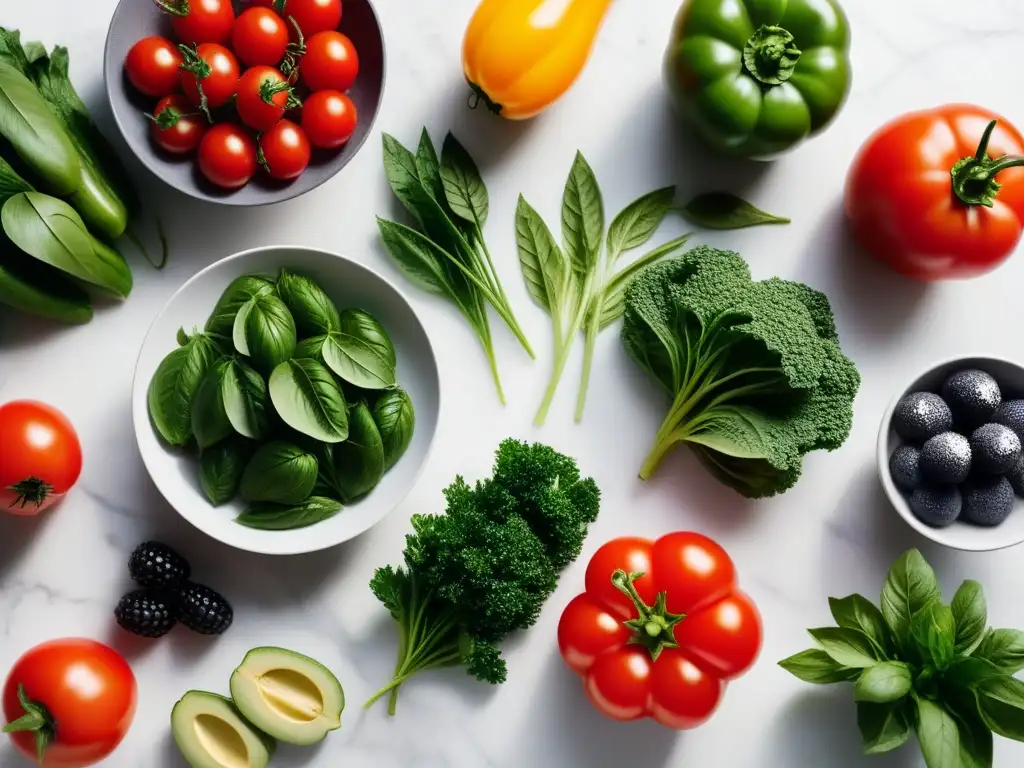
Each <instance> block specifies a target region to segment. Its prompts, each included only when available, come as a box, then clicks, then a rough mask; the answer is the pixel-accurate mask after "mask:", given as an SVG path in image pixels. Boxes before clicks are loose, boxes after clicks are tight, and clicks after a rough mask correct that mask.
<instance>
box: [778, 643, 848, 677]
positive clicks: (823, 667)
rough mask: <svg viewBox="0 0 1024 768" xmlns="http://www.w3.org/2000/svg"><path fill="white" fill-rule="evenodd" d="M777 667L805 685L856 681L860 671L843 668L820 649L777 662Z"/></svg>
mask: <svg viewBox="0 0 1024 768" xmlns="http://www.w3.org/2000/svg"><path fill="white" fill-rule="evenodd" d="M779 666H780V667H782V668H783V669H784V670H786V671H787V672H789V673H790V674H791V675H793V676H794V677H798V678H800V679H801V680H803V681H804V682H805V683H816V684H819V685H821V684H826V683H844V682H847V681H851V680H856V679H857V678H858V677H859V676H860V673H861V670H860V669H855V668H853V667H844V666H843V665H842V664H840V663H839V662H837V661H836V660H835V659H833V658H832V657H831V656H829V655H828V654H827V653H825V651H823V650H821V649H820V648H810V649H808V650H806V651H801V652H800V653H798V654H796V655H795V656H790V657H789V658H788V659H784V660H783V661H780V662H779Z"/></svg>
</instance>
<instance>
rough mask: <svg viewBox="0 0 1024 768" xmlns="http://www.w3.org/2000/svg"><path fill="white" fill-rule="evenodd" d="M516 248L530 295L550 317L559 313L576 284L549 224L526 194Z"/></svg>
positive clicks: (518, 215)
mask: <svg viewBox="0 0 1024 768" xmlns="http://www.w3.org/2000/svg"><path fill="white" fill-rule="evenodd" d="M516 245H517V246H518V248H519V264H520V266H521V267H522V269H523V277H524V278H525V280H526V288H527V290H528V291H529V292H530V295H531V296H533V298H534V299H535V300H536V302H537V303H538V304H540V305H541V306H542V307H543V308H544V309H546V310H547V311H548V314H550V315H552V316H554V315H556V314H558V312H559V309H560V307H561V306H562V305H563V304H564V303H565V300H566V296H567V295H568V293H569V288H570V286H571V285H572V284H573V282H574V281H573V277H572V270H571V269H570V267H569V262H568V261H567V260H566V255H565V253H563V251H562V249H561V248H559V247H558V244H557V243H556V242H555V238H554V236H553V235H552V234H551V230H549V229H548V225H547V224H545V223H544V219H542V218H541V216H540V214H539V213H537V211H535V210H534V209H533V208H532V207H531V206H530V204H529V203H527V202H526V199H525V198H524V197H523V196H522V195H520V196H519V206H518V207H517V208H516Z"/></svg>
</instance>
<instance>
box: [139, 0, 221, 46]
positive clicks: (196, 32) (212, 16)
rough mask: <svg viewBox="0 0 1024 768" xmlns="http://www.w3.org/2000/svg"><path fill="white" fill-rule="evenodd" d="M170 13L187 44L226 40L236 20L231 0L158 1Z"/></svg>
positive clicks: (177, 32)
mask: <svg viewBox="0 0 1024 768" xmlns="http://www.w3.org/2000/svg"><path fill="white" fill-rule="evenodd" d="M155 2H156V4H157V5H159V6H160V7H161V8H163V9H164V10H165V11H167V13H169V14H171V27H172V28H173V29H174V34H175V36H176V37H177V38H178V41H179V42H181V43H184V44H185V45H192V46H195V45H199V44H200V43H226V42H227V41H228V39H229V38H230V37H231V28H232V27H233V26H234V23H235V9H234V7H233V6H232V5H231V0H155Z"/></svg>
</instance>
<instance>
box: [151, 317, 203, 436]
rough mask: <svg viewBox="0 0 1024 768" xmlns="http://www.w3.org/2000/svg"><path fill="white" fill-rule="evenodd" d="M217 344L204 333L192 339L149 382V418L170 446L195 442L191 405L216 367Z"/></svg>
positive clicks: (169, 357) (167, 359) (173, 353)
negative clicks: (193, 440)
mask: <svg viewBox="0 0 1024 768" xmlns="http://www.w3.org/2000/svg"><path fill="white" fill-rule="evenodd" d="M219 357H220V351H219V350H218V349H217V345H216V344H214V342H213V341H212V340H211V339H210V337H208V336H206V335H205V334H202V333H197V334H196V335H195V336H192V337H191V338H190V339H189V340H188V342H187V343H186V344H185V345H184V346H181V347H178V348H177V349H175V350H174V351H173V352H171V353H170V354H169V355H167V357H165V358H164V359H163V361H162V362H161V363H160V365H159V367H157V369H156V373H155V374H153V378H152V380H151V381H150V382H149V395H148V397H149V417H150V419H151V420H152V421H153V426H154V427H156V431H157V432H159V433H160V437H162V438H163V439H164V441H165V442H167V443H168V444H170V445H185V444H186V443H188V441H189V440H191V439H192V402H193V398H195V396H196V392H197V391H198V390H199V387H200V385H201V384H202V382H203V381H204V379H205V377H206V375H207V373H208V372H209V370H210V369H211V367H212V366H213V364H214V363H215V362H216V361H217V359H218V358H219Z"/></svg>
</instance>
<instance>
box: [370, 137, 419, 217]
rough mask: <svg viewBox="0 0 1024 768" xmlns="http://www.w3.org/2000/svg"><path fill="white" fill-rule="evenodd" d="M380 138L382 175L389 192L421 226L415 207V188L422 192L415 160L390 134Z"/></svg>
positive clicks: (416, 200)
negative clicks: (388, 186) (385, 177)
mask: <svg viewBox="0 0 1024 768" xmlns="http://www.w3.org/2000/svg"><path fill="white" fill-rule="evenodd" d="M381 138H382V141H383V144H384V174H385V175H386V176H387V179H388V184H389V185H390V186H391V191H392V192H394V194H395V197H397V198H398V201H399V202H400V203H401V204H402V205H403V206H405V209H406V210H407V211H409V213H411V214H412V215H413V216H414V217H415V218H416V220H417V221H419V222H420V223H421V224H423V223H424V222H423V218H422V213H421V211H420V210H419V208H418V207H417V206H418V204H419V198H418V196H416V195H415V192H414V190H416V188H419V190H420V191H423V187H422V184H421V180H420V176H419V171H418V170H417V169H416V158H415V156H414V155H413V154H412V153H411V152H410V151H409V150H408V149H406V148H405V147H404V146H402V143H401V142H400V141H398V139H396V138H395V137H394V136H392V135H391V134H388V133H385V134H383V135H382V137H381Z"/></svg>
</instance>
